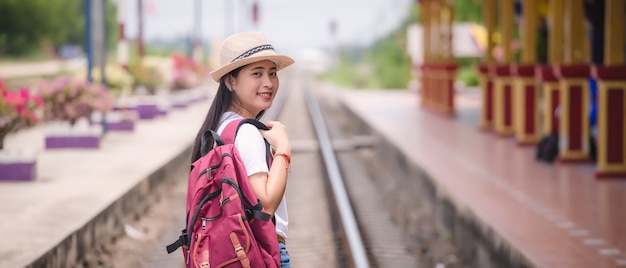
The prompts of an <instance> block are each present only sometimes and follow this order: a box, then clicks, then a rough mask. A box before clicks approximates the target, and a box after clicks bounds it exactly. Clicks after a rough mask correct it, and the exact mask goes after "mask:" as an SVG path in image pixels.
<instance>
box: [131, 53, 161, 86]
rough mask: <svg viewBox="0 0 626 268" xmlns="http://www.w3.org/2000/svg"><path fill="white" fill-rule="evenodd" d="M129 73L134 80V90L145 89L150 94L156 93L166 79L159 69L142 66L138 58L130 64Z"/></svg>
mask: <svg viewBox="0 0 626 268" xmlns="http://www.w3.org/2000/svg"><path fill="white" fill-rule="evenodd" d="M128 73H130V75H131V76H132V78H133V85H132V87H133V88H134V89H136V88H138V87H144V88H145V89H146V91H147V93H148V94H154V93H156V90H157V88H158V87H159V86H162V85H163V82H164V78H163V75H162V74H161V71H159V69H158V68H156V67H154V66H146V65H144V64H142V63H141V62H140V61H139V59H138V58H134V59H132V60H131V61H130V62H129V64H128Z"/></svg>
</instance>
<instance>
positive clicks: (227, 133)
mask: <svg viewBox="0 0 626 268" xmlns="http://www.w3.org/2000/svg"><path fill="white" fill-rule="evenodd" d="M244 124H251V125H253V126H255V127H256V128H258V129H259V130H270V129H269V128H268V127H267V126H266V125H265V124H263V123H261V121H259V120H256V119H250V118H247V119H236V120H233V121H232V122H230V123H228V125H226V127H225V128H224V130H223V131H222V135H221V137H222V139H223V141H224V143H225V144H235V136H237V133H238V132H239V128H241V126H243V125H244ZM263 141H265V152H267V156H266V158H265V161H266V162H267V166H268V168H269V167H271V166H272V150H271V148H270V144H269V143H268V142H267V140H265V139H263Z"/></svg>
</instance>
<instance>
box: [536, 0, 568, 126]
mask: <svg viewBox="0 0 626 268" xmlns="http://www.w3.org/2000/svg"><path fill="white" fill-rule="evenodd" d="M563 1H564V0H550V1H549V6H548V9H549V11H548V19H549V23H548V27H549V29H548V31H549V36H548V65H547V66H544V67H543V68H542V69H541V72H542V74H541V77H542V83H543V133H544V134H546V135H550V134H557V133H558V132H559V124H560V123H559V118H558V117H557V116H556V115H555V114H556V109H557V107H558V106H559V101H560V96H559V95H560V87H559V82H558V79H557V77H556V76H555V74H554V71H553V67H555V66H558V65H559V64H561V63H563Z"/></svg>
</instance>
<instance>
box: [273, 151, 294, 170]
mask: <svg viewBox="0 0 626 268" xmlns="http://www.w3.org/2000/svg"><path fill="white" fill-rule="evenodd" d="M277 156H282V157H284V158H285V161H287V170H289V167H290V166H291V156H289V155H288V154H283V153H275V154H274V157H277Z"/></svg>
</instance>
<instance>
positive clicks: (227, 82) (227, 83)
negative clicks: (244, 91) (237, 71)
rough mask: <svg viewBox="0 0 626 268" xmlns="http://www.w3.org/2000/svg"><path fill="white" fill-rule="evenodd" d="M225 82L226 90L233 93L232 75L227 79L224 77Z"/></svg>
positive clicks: (233, 79)
mask: <svg viewBox="0 0 626 268" xmlns="http://www.w3.org/2000/svg"><path fill="white" fill-rule="evenodd" d="M225 82H226V87H227V88H228V90H229V91H230V92H233V90H234V89H235V82H236V81H235V78H234V77H233V76H232V75H229V76H228V77H226V79H225Z"/></svg>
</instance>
